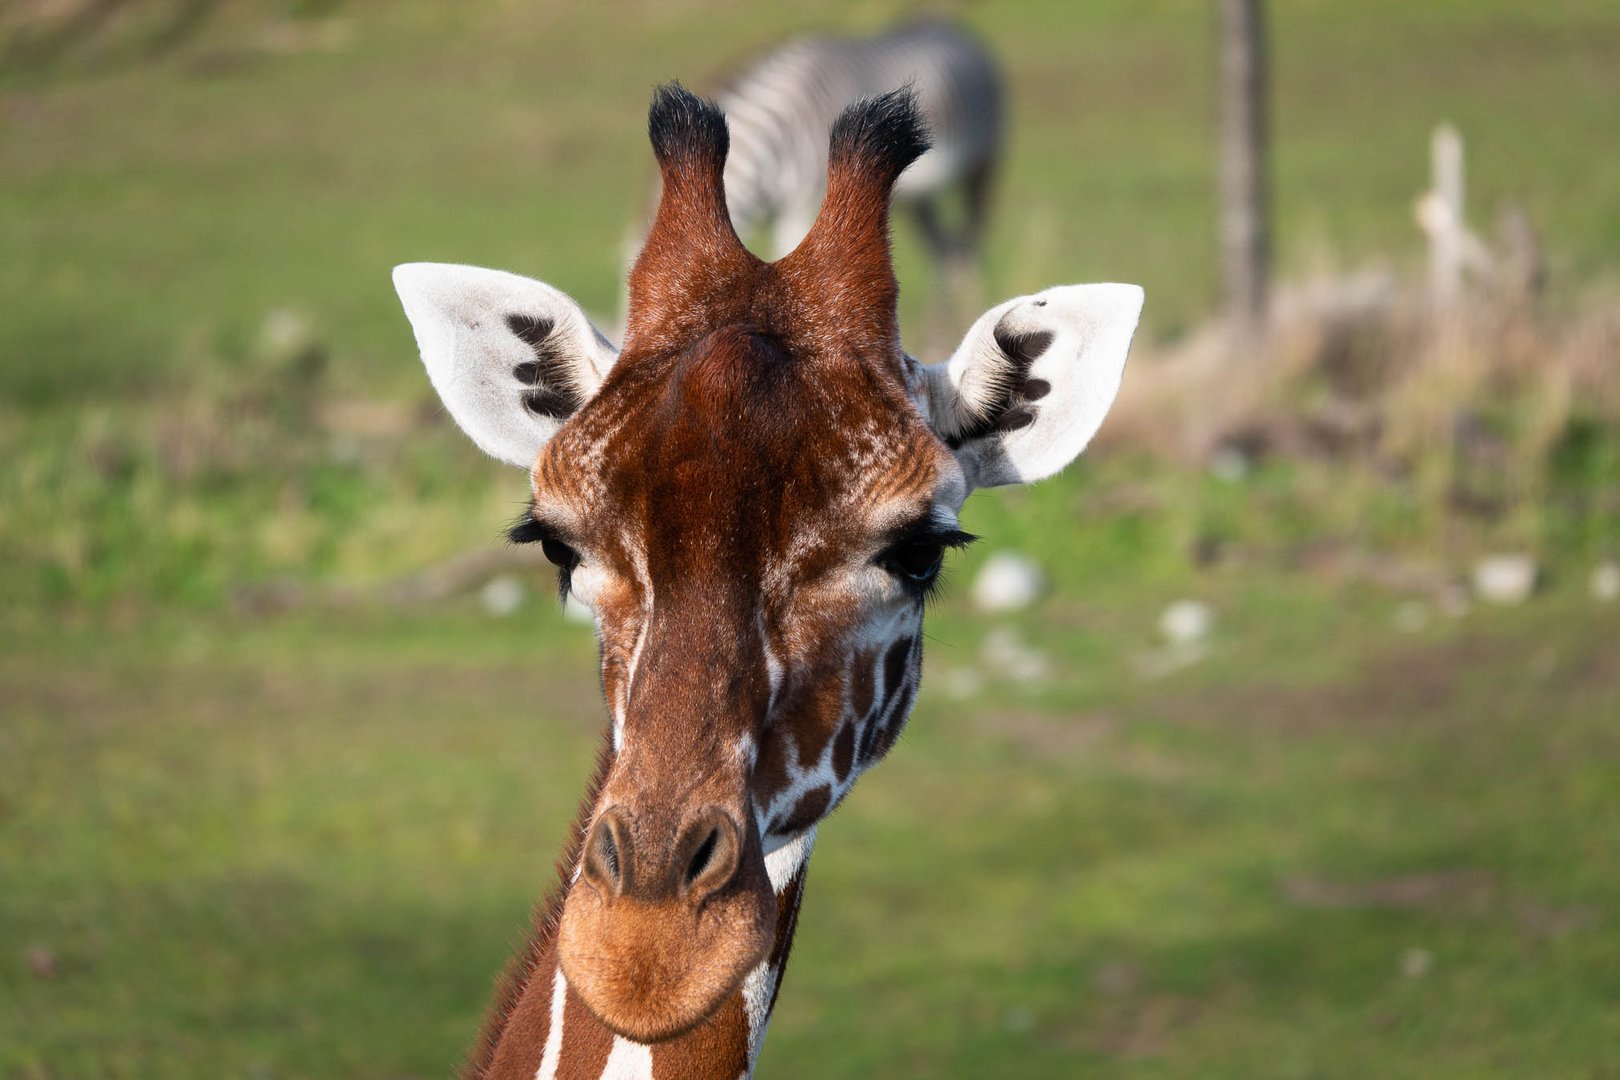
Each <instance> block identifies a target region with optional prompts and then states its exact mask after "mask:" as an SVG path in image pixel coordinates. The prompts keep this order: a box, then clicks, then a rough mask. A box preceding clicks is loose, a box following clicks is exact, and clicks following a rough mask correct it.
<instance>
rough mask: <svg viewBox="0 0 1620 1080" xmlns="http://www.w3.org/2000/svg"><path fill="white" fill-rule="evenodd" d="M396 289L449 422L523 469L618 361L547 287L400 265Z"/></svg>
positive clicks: (472, 269)
mask: <svg viewBox="0 0 1620 1080" xmlns="http://www.w3.org/2000/svg"><path fill="white" fill-rule="evenodd" d="M394 288H395V289H396V290H397V291H398V292H399V299H400V302H401V303H403V304H404V305H405V317H406V318H408V319H410V321H411V329H412V330H414V331H415V332H416V343H417V345H418V346H419V347H420V348H421V350H422V363H423V365H424V366H425V367H426V368H427V371H428V378H430V379H432V380H433V388H434V389H435V390H437V391H438V392H439V397H440V398H441V399H443V401H444V404H445V407H446V408H448V409H449V410H450V415H451V416H453V417H455V420H456V423H457V424H459V425H460V426H461V430H463V431H465V432H466V433H467V435H468V436H469V437H470V438H471V439H472V441H473V442H475V443H477V444H478V446H479V447H480V448H481V449H482V450H483V451H484V452H485V453H487V454H489V455H490V456H491V457H496V458H500V459H501V460H502V461H506V462H510V463H511V464H513V465H517V466H520V467H521V468H525V469H529V468H533V466H534V460H535V458H536V457H537V456H538V455H539V453H540V447H541V446H543V445H544V444H545V442H546V440H547V439H549V438H551V436H553V435H555V434H556V433H557V429H558V428H560V427H562V425H563V424H565V423H567V421H568V418H569V417H570V416H572V415H573V414H574V412H575V411H576V410H577V409H578V408H579V407H580V406H581V405H583V404H584V403H585V402H586V401H587V400H589V399H590V397H591V395H592V394H594V393H596V390H597V388H598V387H600V386H601V385H602V380H603V379H605V378H606V377H607V373H608V368H610V367H611V366H612V365H613V361H614V360H615V359H616V358H617V357H618V351H617V350H616V349H614V348H613V346H612V345H611V344H609V343H608V340H607V339H606V338H605V337H603V336H602V335H601V333H600V332H599V331H598V330H597V329H596V327H594V326H592V325H591V321H590V319H588V318H587V317H586V316H585V312H584V311H583V310H582V309H581V308H580V306H579V305H578V304H576V303H575V302H574V301H573V300H572V299H570V298H569V297H568V296H567V294H565V293H563V292H560V291H559V290H557V289H554V288H552V287H551V286H550V285H547V284H545V283H544V282H540V281H535V280H533V279H531V278H526V277H519V276H518V275H517V274H508V273H505V272H503V271H500V270H483V269H480V268H479V267H476V266H455V265H451V264H448V263H406V264H405V265H403V266H396V267H395V268H394Z"/></svg>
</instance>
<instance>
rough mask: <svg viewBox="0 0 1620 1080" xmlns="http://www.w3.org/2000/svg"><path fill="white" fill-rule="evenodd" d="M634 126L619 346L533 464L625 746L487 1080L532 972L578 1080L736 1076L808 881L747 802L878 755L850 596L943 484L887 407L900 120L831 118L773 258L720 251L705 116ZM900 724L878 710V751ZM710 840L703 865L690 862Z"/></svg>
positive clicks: (502, 1059) (915, 141) (512, 1059)
mask: <svg viewBox="0 0 1620 1080" xmlns="http://www.w3.org/2000/svg"><path fill="white" fill-rule="evenodd" d="M649 133H650V136H651V139H652V142H653V147H654V152H655V154H656V155H657V157H658V161H659V167H660V172H661V175H662V178H663V196H662V198H661V200H660V205H659V208H658V211H657V214H656V217H655V220H654V223H653V227H652V230H651V232H650V233H649V235H648V238H647V241H646V244H645V246H644V248H643V250H642V253H641V255H640V257H639V258H638V259H637V261H636V265H635V267H634V269H633V270H632V273H631V279H630V319H629V325H628V327H627V338H626V341H625V346H624V350H623V352H622V353H621V354H620V357H619V360H618V362H617V363H616V364H615V365H614V367H613V368H612V369H611V371H610V372H609V374H608V376H607V378H606V380H605V381H604V383H603V385H602V386H601V388H600V389H599V390H598V392H597V393H596V394H595V396H593V397H592V398H591V399H590V400H589V401H587V402H586V403H585V404H584V405H583V406H582V407H581V408H580V409H579V410H578V411H577V412H576V413H574V414H573V415H572V416H571V418H570V419H569V421H568V422H567V424H566V425H565V426H564V427H563V428H562V429H561V430H560V431H559V432H558V433H557V435H556V436H555V437H554V438H553V439H552V440H551V442H549V443H548V444H547V445H546V446H545V448H544V449H543V450H542V452H541V454H540V458H539V461H538V462H537V463H536V465H535V468H534V470H533V481H534V488H535V500H534V515H535V519H536V521H537V522H543V523H544V526H545V528H546V529H548V530H549V531H551V532H552V533H554V534H556V535H557V536H559V537H560V538H561V539H563V540H566V542H567V543H569V544H571V545H573V546H574V547H576V548H578V549H580V550H581V551H586V552H589V563H590V567H591V572H592V573H593V574H594V580H595V581H596V583H597V584H596V586H595V587H596V588H597V593H596V595H595V596H594V597H593V602H594V604H595V607H596V610H597V614H598V618H599V625H600V627H601V635H602V663H601V675H602V684H603V692H604V695H605V696H606V699H607V702H608V705H609V708H610V710H612V711H613V713H614V715H615V717H616V720H617V723H619V724H620V725H622V730H623V742H622V744H621V746H620V748H619V750H618V752H617V753H616V754H615V753H612V752H604V755H603V757H602V759H601V761H600V762H599V768H598V771H597V775H596V777H595V778H594V779H593V781H592V784H591V787H590V790H589V792H588V794H587V799H586V803H585V806H584V808H583V809H582V812H581V816H580V819H579V821H578V823H577V827H576V829H575V830H574V831H572V832H571V834H570V838H569V849H568V851H567V852H566V853H565V859H564V861H563V863H561V864H560V866H561V869H562V872H563V874H564V883H565V885H564V888H563V889H562V890H561V891H560V892H559V893H558V894H557V895H556V896H554V897H553V898H552V899H551V900H550V901H548V902H547V903H546V904H545V905H543V906H542V908H541V911H540V914H539V915H538V917H537V920H536V930H535V932H534V934H533V935H532V937H531V939H530V941H529V943H528V946H527V947H526V948H525V950H524V951H523V953H522V954H520V957H519V959H518V960H517V961H516V962H515V963H514V964H513V965H512V966H511V967H510V968H509V970H508V975H507V977H506V979H505V980H504V982H503V984H502V988H501V990H500V991H499V992H498V994H497V998H496V1004H495V1007H494V1009H493V1011H492V1014H491V1017H490V1019H489V1021H488V1022H487V1023H486V1025H485V1029H484V1033H483V1035H482V1036H481V1038H480V1042H479V1048H478V1050H477V1051H476V1052H475V1054H474V1055H473V1057H472V1060H471V1062H470V1064H469V1068H468V1073H467V1075H468V1076H469V1077H479V1078H483V1080H494V1078H495V1077H502V1078H504V1077H506V1076H509V1075H510V1076H513V1077H516V1076H532V1075H533V1073H534V1070H535V1068H536V1067H537V1066H538V1062H539V1058H540V1055H541V1052H542V1048H543V1045H544V1042H545V1039H546V1035H547V1027H548V1025H549V1022H550V1021H549V1015H550V1014H549V1009H550V1001H551V984H552V979H553V976H554V973H555V971H556V967H555V966H554V962H553V957H555V963H556V964H560V965H561V969H562V971H563V973H564V975H565V976H566V979H567V983H568V987H569V991H568V993H569V996H568V999H567V1006H566V1013H565V1018H564V1027H563V1045H564V1048H565V1059H566V1064H567V1068H568V1069H569V1070H572V1069H574V1068H576V1067H578V1066H579V1065H580V1064H581V1063H582V1059H584V1058H588V1059H589V1060H588V1061H584V1062H583V1064H584V1065H585V1066H587V1068H586V1071H587V1072H588V1071H589V1070H590V1069H593V1068H594V1069H595V1070H596V1072H600V1065H601V1062H600V1061H598V1060H597V1058H598V1056H599V1055H598V1051H600V1057H601V1059H602V1060H605V1057H606V1053H607V1049H606V1047H608V1046H610V1045H611V1041H612V1040H611V1038H610V1037H609V1034H610V1032H617V1033H619V1034H622V1035H625V1036H627V1037H630V1038H633V1039H635V1040H637V1041H641V1042H646V1043H653V1044H655V1045H654V1052H655V1055H656V1056H655V1063H656V1067H657V1068H658V1069H659V1070H661V1071H660V1076H663V1075H664V1072H663V1070H665V1069H666V1062H667V1063H669V1064H668V1066H667V1067H668V1068H670V1069H673V1070H674V1075H677V1076H690V1077H694V1078H695V1077H698V1076H707V1075H713V1074H715V1072H716V1070H717V1069H729V1070H730V1072H729V1073H728V1074H727V1075H732V1076H734V1075H736V1074H737V1073H739V1072H741V1071H742V1069H743V1068H744V1067H746V1065H747V1053H748V1033H747V1022H746V1016H745V1015H744V1014H743V1005H742V999H741V996H740V994H739V993H738V987H739V985H740V983H741V980H742V979H743V978H744V976H745V975H746V974H747V973H748V971H750V970H751V969H752V968H754V967H755V966H756V965H758V964H759V963H760V962H761V961H762V960H765V959H767V958H768V957H770V958H776V959H779V961H780V963H783V964H785V962H786V957H787V953H788V950H789V948H790V947H791V944H792V933H793V926H794V925H795V921H796V917H797V911H798V903H799V896H800V884H801V883H800V881H798V880H795V881H794V882H792V883H791V884H790V885H789V886H788V888H786V889H785V890H784V892H783V893H782V894H781V895H775V894H773V893H772V891H771V886H770V882H769V880H768V877H767V875H766V872H765V863H764V859H763V840H762V837H761V836H760V835H759V831H758V830H759V823H758V819H757V816H756V813H755V807H756V806H759V807H767V806H769V805H770V801H771V799H772V797H773V796H775V795H777V794H778V793H780V792H782V791H784V790H785V789H786V787H787V785H788V784H789V783H790V782H791V779H792V778H791V772H792V768H794V767H798V768H803V767H805V764H806V762H814V761H817V760H821V759H822V755H823V753H824V752H825V751H827V750H828V748H829V747H830V748H831V750H832V759H833V760H834V762H835V764H836V771H837V772H838V774H839V779H840V781H841V780H842V779H843V777H844V776H845V774H847V773H849V772H851V771H852V770H853V769H854V768H855V767H856V765H857V764H869V763H870V760H871V759H873V758H874V757H875V756H880V755H879V753H878V752H876V751H874V750H873V742H872V740H873V739H874V738H875V737H877V733H876V731H875V729H876V727H877V724H878V721H879V719H880V716H879V715H878V714H879V713H881V712H882V709H881V706H882V705H887V704H889V703H890V701H891V699H893V698H894V697H896V696H897V695H896V691H897V688H898V686H899V684H900V681H901V675H902V674H903V673H902V671H901V667H902V665H910V664H914V663H915V662H916V660H915V657H916V650H915V649H914V648H913V642H912V640H911V639H909V638H908V639H906V640H905V641H903V642H901V643H899V644H898V645H896V646H895V648H894V649H893V650H890V651H889V654H888V655H889V659H888V663H887V664H886V667H885V672H884V676H883V683H884V686H883V688H882V689H883V698H884V700H883V702H881V703H879V706H880V707H879V708H877V709H873V708H872V707H871V706H870V705H868V706H867V707H865V708H863V709H861V710H860V712H858V713H857V714H856V716H855V717H854V718H848V716H847V712H846V709H847V705H848V702H849V701H850V700H851V698H852V697H853V698H858V699H862V700H864V701H866V702H871V701H872V699H873V697H874V696H875V695H876V693H877V690H878V688H877V687H876V686H875V685H874V683H875V682H876V672H875V671H874V667H875V664H876V662H877V659H878V658H877V656H876V655H868V656H863V657H862V658H860V660H858V661H857V662H856V663H854V664H850V663H848V659H849V653H850V650H851V648H852V647H853V641H854V638H855V635H856V633H857V631H858V630H859V628H860V626H861V620H862V618H863V617H865V613H866V612H867V609H868V606H869V602H870V601H869V599H868V598H867V597H866V596H865V595H864V594H862V593H860V592H858V591H857V590H855V589H853V588H851V587H850V585H849V584H848V582H849V581H850V580H852V579H851V576H850V575H851V574H852V573H855V572H857V571H859V572H862V573H865V572H868V570H869V568H870V567H871V566H872V565H873V560H874V559H875V558H876V557H877V555H878V554H879V553H880V552H881V550H882V549H883V547H884V546H885V545H887V544H888V543H890V542H891V541H890V539H889V536H890V533H891V531H892V529H893V528H894V524H895V520H896V517H897V516H898V518H899V519H901V520H905V519H912V518H916V517H917V516H919V515H922V514H924V513H926V512H928V510H929V508H930V506H931V505H932V500H933V498H934V491H935V486H936V484H937V483H938V479H939V476H940V475H941V470H942V468H944V467H945V463H946V462H948V461H949V453H948V451H947V450H946V448H945V447H944V445H943V444H942V443H941V442H940V441H939V440H938V439H937V438H936V437H935V436H934V435H933V433H932V432H931V431H930V430H929V429H928V427H927V425H926V423H925V422H924V421H923V419H922V417H921V416H920V414H919V413H918V412H917V410H916V409H915V408H914V407H913V406H912V404H911V403H910V400H909V398H908V397H907V394H906V391H905V386H904V381H903V374H902V372H903V368H902V365H903V363H904V359H903V356H902V354H901V352H900V343H899V333H898V325H897V322H896V317H895V298H896V294H897V286H896V283H895V279H894V273H893V270H892V267H891V265H890V259H889V245H888V200H889V190H890V187H891V186H892V184H893V182H894V180H895V178H896V177H897V176H898V175H899V173H900V171H901V170H902V169H904V168H905V166H906V165H907V164H908V163H909V162H910V161H911V160H912V159H913V158H915V157H916V155H917V154H919V153H920V152H921V151H922V149H923V148H924V144H923V141H922V137H921V133H920V129H919V127H918V122H917V120H916V116H915V113H914V111H913V109H912V107H911V105H910V102H909V100H908V99H906V98H905V97H904V96H903V95H890V96H889V97H886V98H883V99H878V100H877V101H876V102H873V103H869V104H867V105H865V106H861V107H856V108H853V109H851V110H850V111H849V112H848V113H846V115H845V116H844V117H843V118H841V119H840V121H839V123H838V125H837V126H836V127H835V130H834V133H833V138H832V154H831V164H830V168H829V177H828V194H827V199H826V202H825V204H824V206H823V211H822V214H821V218H820V219H819V220H818V221H817V223H816V225H815V227H814V228H813V229H812V230H811V232H810V234H809V236H808V237H807V238H806V240H805V241H804V243H803V244H802V245H801V246H800V247H799V248H798V249H797V250H795V251H794V252H793V253H792V254H790V255H789V256H787V257H786V258H784V259H782V260H781V261H779V262H777V263H774V264H765V263H762V262H761V261H760V260H758V259H757V258H755V257H754V256H753V255H751V254H750V253H749V252H748V251H747V250H746V249H745V248H744V247H743V246H742V244H741V243H740V242H739V241H738V239H737V237H736V234H735V233H734V232H733V231H732V228H731V224H730V220H729V217H728V216H727V214H726V209H725V201H724V190H723V185H722V182H721V176H722V170H723V166H724V161H725V151H726V132H725V126H724V121H723V119H722V118H720V117H719V114H718V112H717V111H716V110H714V109H713V107H712V106H708V105H706V104H705V103H703V102H700V101H698V100H697V99H695V98H692V97H691V96H690V95H687V94H685V93H684V91H680V90H679V89H678V88H675V89H666V90H663V91H660V93H659V95H658V97H657V98H656V99H655V102H654V105H653V109H652V112H651V114H650V118H649ZM880 512H881V513H880ZM886 522H887V524H885V523H886ZM852 567H853V568H856V569H855V570H852V569H851V568H852ZM905 602H906V603H913V602H914V601H910V600H908V601H905ZM772 658H774V660H775V662H776V663H777V665H778V670H784V671H785V673H784V674H782V675H781V676H780V682H779V684H777V685H774V686H773V683H772V675H771V670H772V669H771V667H770V661H771V659H772ZM851 679H853V680H854V682H855V685H854V686H853V687H850V686H846V683H847V682H848V681H849V680H851ZM908 692H909V691H908ZM767 714H769V719H770V723H769V724H768V725H767V724H766V720H767ZM868 715H869V720H868V723H867V724H866V728H865V732H864V734H863V735H862V736H861V737H860V738H859V740H857V736H856V734H855V732H854V730H853V726H852V725H853V724H854V723H856V722H858V721H859V720H860V719H862V718H863V717H867V716H868ZM902 719H903V717H900V716H898V715H895V714H893V713H892V712H891V713H890V714H889V717H888V727H887V728H886V730H885V731H884V732H883V733H882V736H881V738H882V742H883V745H884V746H887V745H888V743H890V742H892V740H893V736H894V734H895V733H897V731H898V726H899V723H900V722H901V720H902ZM857 741H858V742H859V746H860V749H859V751H857V749H856V747H857ZM794 763H797V765H796V766H795V765H794ZM834 798H835V793H834V790H833V788H832V787H831V786H830V785H820V786H817V787H815V788H813V789H812V790H810V791H809V792H808V793H806V794H804V795H802V796H800V797H799V798H798V799H797V800H796V803H795V805H793V806H792V807H790V808H788V810H787V811H786V812H785V816H786V818H787V827H788V829H789V830H790V831H792V832H797V831H799V830H804V829H809V828H811V827H812V826H814V824H815V823H816V822H817V821H818V820H820V819H821V817H823V816H824V815H825V814H826V813H827V812H828V811H829V809H830V807H831V805H832V804H833V802H834ZM712 823H719V824H718V826H715V827H716V828H719V832H717V833H715V835H718V836H722V837H724V844H723V845H721V848H720V849H719V850H720V851H721V855H716V856H715V859H716V860H718V861H717V862H715V863H713V864H704V863H702V861H701V859H700V858H699V857H698V855H697V854H696V852H699V851H704V852H707V851H709V850H711V849H712V847H713V846H712V845H709V846H705V841H704V838H705V837H706V836H708V835H709V833H710V826H711V824H712ZM784 835H785V834H784ZM582 841H583V843H584V847H585V852H586V855H585V858H584V861H583V863H581V862H580V857H581V843H582ZM722 856H723V857H722ZM576 865H579V866H580V867H581V873H580V877H579V881H578V883H577V884H574V885H572V886H570V885H568V884H567V883H568V881H569V877H568V875H570V874H571V873H572V871H573V869H574V867H575V866H576ZM705 866H707V869H704V868H703V867H705ZM778 970H780V967H778ZM778 985H779V983H778ZM773 1001H774V998H773ZM581 1031H583V1032H585V1034H584V1035H579V1034H578V1033H579V1032H581ZM576 1039H583V1040H584V1041H583V1042H579V1043H578V1044H577V1045H576ZM603 1039H606V1042H603V1041H602V1040H603ZM739 1055H740V1056H739ZM525 1070H526V1071H525ZM567 1074H568V1075H573V1073H572V1072H568V1073H567ZM591 1075H595V1073H591Z"/></svg>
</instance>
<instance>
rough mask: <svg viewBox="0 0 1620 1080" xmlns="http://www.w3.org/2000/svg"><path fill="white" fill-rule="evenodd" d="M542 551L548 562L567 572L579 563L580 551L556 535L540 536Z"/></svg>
mask: <svg viewBox="0 0 1620 1080" xmlns="http://www.w3.org/2000/svg"><path fill="white" fill-rule="evenodd" d="M540 552H541V554H543V555H544V556H545V557H546V561H547V562H549V563H550V564H551V565H552V566H555V567H556V568H557V569H559V570H562V571H565V572H566V571H569V570H572V569H573V568H574V567H576V566H578V565H579V552H577V551H575V550H574V549H573V548H571V547H569V546H568V545H567V544H565V543H563V542H562V541H561V540H558V539H557V538H556V537H555V536H543V537H541V538H540Z"/></svg>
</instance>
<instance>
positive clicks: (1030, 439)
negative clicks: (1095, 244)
mask: <svg viewBox="0 0 1620 1080" xmlns="http://www.w3.org/2000/svg"><path fill="white" fill-rule="evenodd" d="M1142 300H1143V293H1142V290H1141V288H1140V287H1138V286H1136V285H1066V286H1062V287H1059V288H1055V289H1047V290H1046V291H1045V292H1040V293H1036V294H1035V295H1033V296H1021V297H1019V298H1018V299H1016V300H1009V301H1007V302H1006V303H1004V304H1000V305H998V306H996V307H993V308H991V309H990V310H989V311H987V312H985V313H984V314H983V315H981V316H980V317H979V319H978V321H977V322H975V323H974V324H973V326H972V328H971V329H970V330H968V332H967V336H966V337H965V338H964V339H963V341H962V344H961V346H960V347H959V348H958V349H957V350H956V353H955V354H954V355H953V356H952V357H951V358H950V359H949V360H947V361H946V362H945V363H942V364H934V365H931V366H928V367H923V368H921V369H920V370H919V371H918V372H916V375H917V376H918V377H916V378H914V383H913V384H914V385H915V386H917V387H918V389H917V391H916V396H917V398H918V404H919V405H920V406H921V408H922V409H923V412H924V414H925V415H926V416H927V417H928V419H929V421H930V422H931V423H932V424H933V427H934V431H935V433H936V434H938V435H939V437H940V438H941V439H944V440H945V443H946V445H948V446H949V447H950V448H951V449H952V450H954V451H955V452H956V456H957V460H958V461H960V462H961V463H962V469H963V472H964V473H966V475H967V481H968V484H969V486H970V487H996V486H998V485H1001V484H1022V483H1029V482H1031V481H1034V480H1040V479H1043V478H1044V477H1048V476H1051V475H1052V474H1053V473H1055V472H1057V471H1058V470H1059V469H1062V468H1063V467H1064V466H1065V465H1067V464H1069V462H1071V461H1073V460H1074V459H1075V458H1076V457H1078V456H1079V455H1080V451H1082V450H1084V449H1085V448H1086V444H1087V443H1089V442H1090V441H1091V437H1092V436H1093V435H1095V434H1096V433H1097V429H1098V428H1099V427H1100V426H1101V425H1102V421H1103V417H1104V416H1105V415H1106V414H1107V413H1108V409H1109V406H1111V405H1112V404H1113V403H1114V395H1115V394H1116V393H1117V392H1118V391H1119V383H1120V378H1121V376H1123V375H1124V373H1125V358H1126V355H1127V354H1128V353H1129V351H1130V347H1131V337H1132V336H1133V335H1134V334H1135V333H1136V323H1137V320H1138V319H1139V318H1140V317H1141V314H1142Z"/></svg>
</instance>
